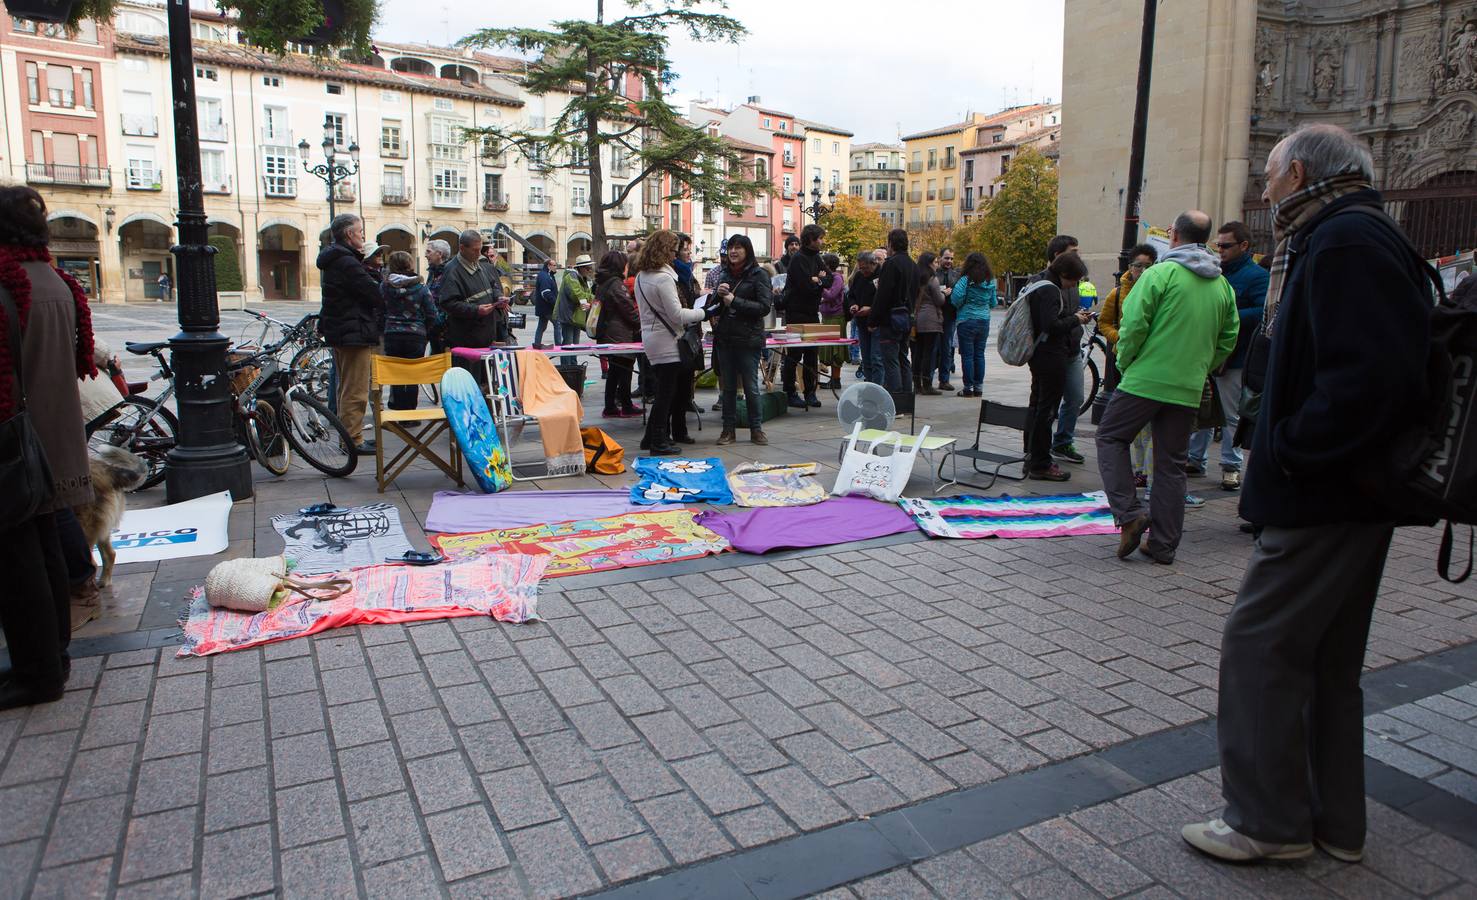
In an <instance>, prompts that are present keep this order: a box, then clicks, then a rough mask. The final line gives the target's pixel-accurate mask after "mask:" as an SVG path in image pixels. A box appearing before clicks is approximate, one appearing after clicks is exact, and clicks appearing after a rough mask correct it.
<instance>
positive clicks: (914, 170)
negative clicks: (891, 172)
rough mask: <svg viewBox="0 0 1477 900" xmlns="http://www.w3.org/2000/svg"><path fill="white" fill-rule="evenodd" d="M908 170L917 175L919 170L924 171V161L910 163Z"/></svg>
mask: <svg viewBox="0 0 1477 900" xmlns="http://www.w3.org/2000/svg"><path fill="white" fill-rule="evenodd" d="M908 171H909V172H912V173H913V174H914V175H917V174H918V173H919V172H922V171H923V161H922V160H915V161H914V162H910V163H908Z"/></svg>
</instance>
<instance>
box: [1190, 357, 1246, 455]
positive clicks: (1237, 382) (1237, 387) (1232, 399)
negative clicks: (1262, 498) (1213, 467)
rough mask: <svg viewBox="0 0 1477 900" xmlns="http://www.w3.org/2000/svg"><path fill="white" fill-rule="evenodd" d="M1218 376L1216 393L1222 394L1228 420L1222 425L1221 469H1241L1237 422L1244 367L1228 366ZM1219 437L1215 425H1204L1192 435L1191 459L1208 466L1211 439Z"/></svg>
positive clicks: (1223, 410)
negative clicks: (1210, 426)
mask: <svg viewBox="0 0 1477 900" xmlns="http://www.w3.org/2000/svg"><path fill="white" fill-rule="evenodd" d="M1212 377H1213V378H1214V379H1215V389H1216V393H1218V394H1220V397H1221V412H1222V413H1224V414H1225V417H1226V424H1225V425H1224V426H1222V427H1221V471H1223V472H1239V471H1241V450H1240V449H1239V448H1237V446H1236V440H1235V438H1236V425H1237V424H1238V423H1240V421H1241V418H1240V415H1239V412H1240V408H1241V370H1240V369H1227V370H1226V372H1225V373H1224V374H1222V375H1215V376H1212ZM1214 437H1215V429H1214V428H1203V429H1201V430H1200V431H1197V432H1195V433H1194V434H1192V435H1190V462H1192V463H1194V464H1195V465H1197V466H1199V467H1200V468H1202V469H1203V468H1205V464H1206V462H1208V461H1209V458H1210V442H1211V439H1212V438H1214Z"/></svg>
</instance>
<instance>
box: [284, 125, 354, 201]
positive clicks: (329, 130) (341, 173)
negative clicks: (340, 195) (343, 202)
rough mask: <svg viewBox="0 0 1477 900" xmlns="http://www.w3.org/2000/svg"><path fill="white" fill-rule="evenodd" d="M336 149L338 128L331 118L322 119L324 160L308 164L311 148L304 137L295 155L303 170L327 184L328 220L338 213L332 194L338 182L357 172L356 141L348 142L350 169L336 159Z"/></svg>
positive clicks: (299, 142) (335, 190)
mask: <svg viewBox="0 0 1477 900" xmlns="http://www.w3.org/2000/svg"><path fill="white" fill-rule="evenodd" d="M337 149H338V129H337V128H336V127H334V124H333V120H332V119H324V120H323V159H324V162H322V163H319V164H318V165H316V166H311V165H308V153H309V151H310V150H311V148H310V147H309V146H308V141H307V139H306V138H304V139H303V140H301V141H298V142H297V155H298V158H299V159H301V160H302V162H303V171H305V172H307V173H308V174H309V175H317V176H318V177H319V178H320V179H322V181H323V183H324V184H326V185H328V219H329V221H330V222H331V221H333V218H334V216H336V215H337V214H338V213H337V209H336V207H335V205H334V201H335V200H336V199H337V198H336V197H335V196H334V194H335V193H336V192H337V189H338V185H339V182H341V181H348V180H349V179H350V178H353V177H354V176H355V175H357V174H359V144H358V142H357V141H354V142H350V143H349V160H350V162H352V163H353V166H354V167H353V168H352V169H351V168H349V167H348V166H346V165H343V164H342V163H340V162H339V161H338V160H339V159H340V157H338V156H336V155H335V154H336V152H337Z"/></svg>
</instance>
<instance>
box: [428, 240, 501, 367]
mask: <svg viewBox="0 0 1477 900" xmlns="http://www.w3.org/2000/svg"><path fill="white" fill-rule="evenodd" d="M457 247H458V253H457V255H456V257H455V258H454V259H452V261H451V262H450V263H448V264H447V266H446V277H445V278H444V279H443V280H442V281H441V293H440V295H439V296H438V298H437V301H438V302H439V303H440V304H441V308H442V309H444V310H446V346H447V347H448V348H451V347H478V348H481V349H486V348H488V347H491V346H492V345H493V344H505V343H507V342H508V338H509V332H508V301H507V300H505V299H504V298H503V280H502V277H501V276H500V275H499V274H498V270H497V267H496V266H494V265H493V264H492V263H490V262H488V261H487V257H485V256H483V255H482V232H480V231H477V230H476V229H475V228H468V229H467V230H466V231H463V232H462V233H461V236H460V237H459V238H458V239H457ZM475 368H476V374H478V375H479V377H481V376H482V371H481V370H482V367H481V366H477V367H475Z"/></svg>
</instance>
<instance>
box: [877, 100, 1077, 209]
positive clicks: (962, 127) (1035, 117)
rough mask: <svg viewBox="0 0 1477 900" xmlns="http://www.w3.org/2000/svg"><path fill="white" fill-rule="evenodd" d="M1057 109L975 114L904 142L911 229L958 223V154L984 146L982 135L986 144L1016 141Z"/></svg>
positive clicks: (1035, 107) (1040, 106) (1035, 106)
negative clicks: (1051, 111) (1044, 116)
mask: <svg viewBox="0 0 1477 900" xmlns="http://www.w3.org/2000/svg"><path fill="white" fill-rule="evenodd" d="M1054 109H1056V107H1053V106H1049V105H1047V104H1031V105H1028V106H1016V107H1012V108H1010V109H1006V110H1002V111H1001V112H998V113H995V114H994V115H986V114H984V113H971V114H970V116H969V118H967V119H965V120H964V121H963V122H957V123H955V124H953V125H945V126H943V127H941V128H931V129H929V130H927V131H920V132H918V133H917V134H910V135H906V136H904V137H903V148H904V149H903V159H904V160H905V165H906V166H907V172H906V173H905V182H904V187H905V191H904V194H903V214H904V216H905V218H906V222H907V225H908V227H910V228H912V227H918V226H923V225H930V224H936V223H937V224H943V225H944V226H946V227H952V226H953V225H954V224H955V221H956V220H957V219H958V218H959V216H958V210H959V190H960V185H961V183H962V182H961V179H960V171H959V154H960V153H962V152H963V151H965V150H968V149H971V148H974V147H976V146H979V139H978V136H979V134H980V132H981V131H982V130H983V131H986V132H989V135H990V136H989V137H987V138H986V140H987V141H989V140H994V139H996V137H995V136H996V135H999V136H1000V137H999V139H1002V140H1012V139H1014V138H1015V137H1017V136H1018V135H1019V134H1024V133H1025V132H1028V131H1032V130H1034V129H1036V128H1038V127H1040V126H1041V124H1042V116H1043V114H1044V113H1046V112H1047V111H1048V110H1054Z"/></svg>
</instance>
